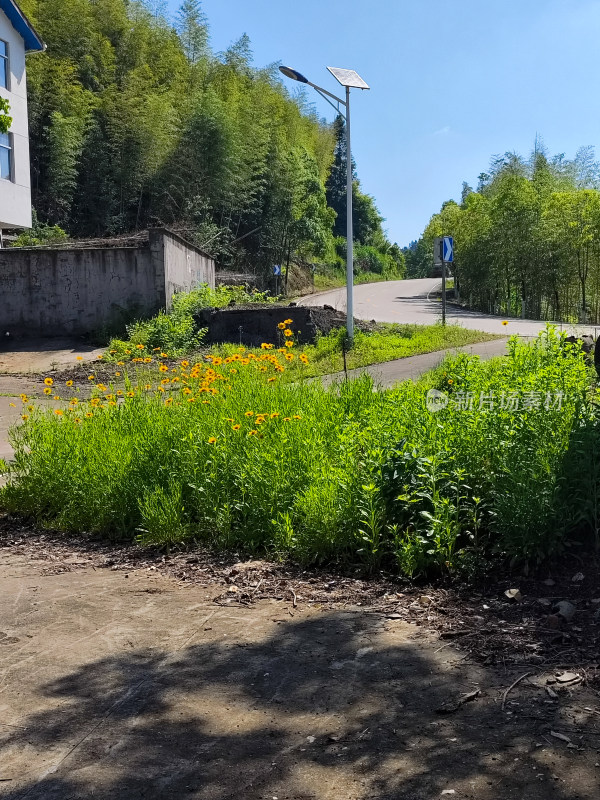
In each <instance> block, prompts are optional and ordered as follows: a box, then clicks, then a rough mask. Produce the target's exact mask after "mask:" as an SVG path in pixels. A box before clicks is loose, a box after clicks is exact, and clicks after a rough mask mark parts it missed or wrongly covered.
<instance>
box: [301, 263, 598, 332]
mask: <svg viewBox="0 0 600 800" xmlns="http://www.w3.org/2000/svg"><path fill="white" fill-rule="evenodd" d="M440 288H441V281H440V280H439V278H419V279H416V280H406V281H382V282H381V283H363V284H360V285H358V286H355V287H354V316H355V317H356V318H357V319H364V320H375V321H376V322H398V323H415V324H418V325H432V324H434V323H435V322H437V320H439V319H440V316H441V302H440V300H439V297H436V294H437V293H438V292H439V290H440ZM298 303H299V305H307V306H321V305H324V304H327V305H330V306H333V307H334V308H337V309H338V310H340V311H345V310H346V289H345V288H342V289H333V290H331V291H328V292H319V293H318V294H314V295H310V296H308V297H303V298H301V299H300V300H299V301H298ZM446 320H447V322H448V323H449V324H455V325H462V326H463V327H464V328H470V329H472V330H479V331H486V332H487V333H497V334H504V335H511V334H519V335H520V336H536V335H537V334H538V333H539V331H542V330H544V328H545V326H546V323H545V322H539V321H538V320H530V319H517V318H515V317H496V316H493V315H492V314H483V313H480V312H478V311H467V310H466V309H463V308H460V307H459V306H457V305H453V304H448V308H447V314H446ZM503 321H507V322H508V324H507V325H503V324H502V323H503ZM556 324H557V325H558V326H559V327H561V328H564V329H565V330H568V331H569V332H571V331H573V332H575V331H577V332H579V333H582V332H585V333H591V334H594V333H595V332H596V331H598V333H600V327H594V326H590V325H562V324H561V323H560V322H558V323H556ZM597 335H598V334H596V336H597ZM595 338H596V337H595Z"/></svg>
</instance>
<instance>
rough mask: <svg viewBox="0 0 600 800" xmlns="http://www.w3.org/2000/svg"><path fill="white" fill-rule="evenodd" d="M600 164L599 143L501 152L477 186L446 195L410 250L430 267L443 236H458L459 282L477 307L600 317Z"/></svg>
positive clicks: (410, 263)
mask: <svg viewBox="0 0 600 800" xmlns="http://www.w3.org/2000/svg"><path fill="white" fill-rule="evenodd" d="M599 190H600V168H599V165H598V163H597V162H596V161H595V158H594V152H593V149H592V148H591V147H583V148H581V149H580V150H579V151H578V153H577V155H576V157H575V158H574V159H573V160H569V159H566V158H565V157H564V155H563V154H560V155H557V156H554V157H553V158H550V157H549V156H548V154H547V153H546V151H545V149H544V147H543V145H542V144H541V143H540V141H539V140H538V141H537V142H536V146H535V148H534V150H533V152H532V153H531V155H530V157H529V158H528V159H524V158H522V157H521V156H519V155H518V154H516V153H505V155H504V156H502V157H495V158H494V159H493V160H492V164H491V167H490V170H489V172H487V173H485V172H484V173H481V175H480V176H479V183H478V186H477V191H473V189H472V188H471V187H470V186H469V185H468V184H466V183H465V184H463V191H462V198H461V202H460V203H456V202H454V201H453V200H451V201H449V202H447V203H444V205H443V206H442V209H441V210H440V212H439V213H438V214H434V216H433V217H432V218H431V220H430V222H429V224H428V225H427V227H426V229H425V231H424V233H423V236H422V238H421V239H420V240H419V241H418V242H413V243H412V245H411V247H410V248H408V249H407V251H406V259H407V271H408V275H409V276H411V277H421V276H423V277H424V276H426V275H428V274H429V272H430V270H431V263H432V260H433V239H434V237H435V236H440V235H452V236H454V238H455V263H454V265H453V271H454V274H455V277H456V288H457V289H458V291H459V292H460V295H461V296H462V298H463V300H465V301H466V302H467V303H468V304H469V305H471V306H472V307H474V308H477V309H480V310H482V311H487V312H491V313H496V314H507V315H515V316H521V315H523V316H526V317H530V318H536V319H553V320H562V321H565V322H577V321H580V322H590V323H593V324H597V323H598V322H599V321H600V191H599Z"/></svg>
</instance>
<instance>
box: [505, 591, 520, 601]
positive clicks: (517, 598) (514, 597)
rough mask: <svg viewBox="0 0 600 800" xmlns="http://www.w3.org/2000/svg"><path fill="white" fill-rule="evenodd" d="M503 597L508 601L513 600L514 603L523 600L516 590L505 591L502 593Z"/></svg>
mask: <svg viewBox="0 0 600 800" xmlns="http://www.w3.org/2000/svg"><path fill="white" fill-rule="evenodd" d="M504 596H505V597H507V598H508V599H509V600H513V601H514V602H515V603H520V602H521V600H522V599H523V595H522V594H521V592H520V591H519V590H518V589H507V590H506V591H505V592H504Z"/></svg>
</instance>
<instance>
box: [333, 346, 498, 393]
mask: <svg viewBox="0 0 600 800" xmlns="http://www.w3.org/2000/svg"><path fill="white" fill-rule="evenodd" d="M506 341H507V340H506V339H494V340H493V341H491V342H479V343H477V344H467V345H465V346H464V347H456V348H450V349H447V350H438V351H436V352H435V353H423V354H422V355H419V356H409V357H408V358H398V359H396V360H395V361H386V362H384V363H383V364H371V366H369V367H358V369H351V370H348V376H349V377H350V378H357V377H359V376H360V375H362V374H364V373H367V374H369V375H371V376H372V378H373V380H374V381H375V383H376V385H377V386H383V387H387V386H393V385H394V384H395V383H398V382H399V381H409V380H415V378H419V377H420V376H421V375H424V374H425V373H426V372H429V370H432V369H434V368H435V367H437V366H438V364H440V363H441V362H442V361H443V360H444V359H445V358H446V356H447V355H449V354H450V353H471V354H472V355H476V356H479V358H480V359H481V360H482V361H487V360H488V359H490V358H495V357H496V356H503V355H505V353H506ZM343 378H344V373H343V372H338V373H336V374H335V375H325V376H324V377H323V378H322V380H323V383H324V384H325V385H327V384H329V383H332V382H333V381H339V380H342V379H343Z"/></svg>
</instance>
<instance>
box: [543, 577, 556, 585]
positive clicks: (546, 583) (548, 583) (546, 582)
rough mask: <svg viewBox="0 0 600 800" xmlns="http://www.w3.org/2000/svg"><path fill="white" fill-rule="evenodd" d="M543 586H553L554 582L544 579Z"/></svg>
mask: <svg viewBox="0 0 600 800" xmlns="http://www.w3.org/2000/svg"><path fill="white" fill-rule="evenodd" d="M544 585H545V586H554V581H553V580H552V578H546V580H545V581H544Z"/></svg>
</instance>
